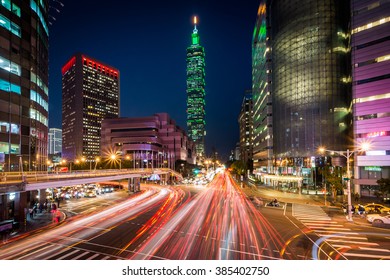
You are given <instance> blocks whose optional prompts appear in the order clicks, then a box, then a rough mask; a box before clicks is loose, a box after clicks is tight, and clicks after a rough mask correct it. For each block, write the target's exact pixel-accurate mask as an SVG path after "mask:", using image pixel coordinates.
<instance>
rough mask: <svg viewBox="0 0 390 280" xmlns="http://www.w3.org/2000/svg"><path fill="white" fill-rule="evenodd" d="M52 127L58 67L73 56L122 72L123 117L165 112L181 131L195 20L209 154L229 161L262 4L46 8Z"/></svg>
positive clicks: (171, 0)
mask: <svg viewBox="0 0 390 280" xmlns="http://www.w3.org/2000/svg"><path fill="white" fill-rule="evenodd" d="M50 2H51V3H52V6H53V7H56V8H58V9H59V10H60V13H58V12H57V11H56V10H55V9H50V14H51V15H52V16H53V17H54V18H55V19H56V20H53V19H52V18H51V22H52V25H51V26H50V84H49V88H50V111H49V114H50V116H49V119H50V121H49V126H50V127H58V128H61V118H62V116H61V67H62V66H63V65H64V64H65V62H66V61H67V60H68V59H69V58H70V57H71V56H72V54H74V53H75V52H82V53H85V54H87V55H89V56H91V57H93V58H96V59H97V60H100V61H102V62H104V63H107V64H109V65H111V66H113V67H115V68H117V69H119V71H120V98H121V104H120V105H121V107H120V112H121V117H137V116H149V115H152V114H154V113H159V112H167V113H169V114H170V116H171V117H172V118H173V119H174V120H176V122H177V124H178V125H179V126H181V127H182V128H184V129H185V130H186V129H187V126H186V98H187V94H186V48H187V47H188V46H189V45H190V43H191V33H192V30H193V25H192V17H193V16H194V15H196V16H197V17H198V21H199V23H198V25H197V28H198V30H199V34H200V43H201V45H203V47H204V48H205V51H206V60H205V61H206V130H207V136H206V140H205V141H206V153H207V155H209V154H210V153H211V151H212V149H213V148H215V149H216V151H217V152H218V154H219V155H220V156H222V157H223V159H227V157H228V155H229V154H230V151H231V150H232V149H234V147H235V145H236V143H237V141H238V140H239V130H238V120H237V119H238V114H239V111H240V106H241V102H242V97H243V94H244V91H245V90H246V89H250V88H251V70H252V69H251V42H252V34H253V29H254V26H255V22H256V15H257V9H258V5H259V3H260V0H240V1H226V0H225V1H222V0H201V1H186V0H180V1H179V0H166V1H155V0H145V1H144V0H142V1H139V0H138V1H136V0H129V1H123V0H122V1H113V0H111V1H92V0H80V1H75V0H71V1H66V0H61V2H62V3H63V4H64V7H61V5H60V4H58V3H57V2H55V1H50Z"/></svg>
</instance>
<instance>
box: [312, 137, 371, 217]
mask: <svg viewBox="0 0 390 280" xmlns="http://www.w3.org/2000/svg"><path fill="white" fill-rule="evenodd" d="M369 149H370V144H369V143H362V144H361V147H360V149H357V150H354V151H350V150H349V149H347V150H346V151H333V150H327V149H325V148H324V147H320V148H319V149H318V151H319V152H320V153H321V154H323V153H325V152H330V153H336V154H339V155H341V156H343V157H345V158H346V159H347V194H348V208H347V213H348V217H347V220H348V221H350V222H352V211H351V208H352V200H351V174H350V166H349V161H350V157H351V156H352V155H353V154H354V153H355V152H361V151H368V150H369ZM325 195H326V194H325Z"/></svg>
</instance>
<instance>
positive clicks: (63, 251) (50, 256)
mask: <svg viewBox="0 0 390 280" xmlns="http://www.w3.org/2000/svg"><path fill="white" fill-rule="evenodd" d="M56 245H60V244H56ZM60 246H63V247H65V248H66V249H65V250H61V251H59V252H58V251H57V252H55V253H54V254H51V255H49V256H47V257H46V258H44V259H43V260H48V259H50V258H53V257H55V256H57V255H59V254H62V253H65V252H67V251H69V250H70V249H73V248H69V247H68V246H66V245H60ZM72 252H73V251H72Z"/></svg>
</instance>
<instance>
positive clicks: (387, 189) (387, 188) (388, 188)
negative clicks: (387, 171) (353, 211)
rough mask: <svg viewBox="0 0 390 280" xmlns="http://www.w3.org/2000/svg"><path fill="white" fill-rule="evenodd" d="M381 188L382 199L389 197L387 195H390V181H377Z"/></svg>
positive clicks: (385, 179) (386, 179)
mask: <svg viewBox="0 0 390 280" xmlns="http://www.w3.org/2000/svg"><path fill="white" fill-rule="evenodd" d="M376 182H377V183H378V186H379V195H380V196H382V198H385V197H387V195H388V194H389V193H390V179H389V178H382V179H379V180H377V181H376Z"/></svg>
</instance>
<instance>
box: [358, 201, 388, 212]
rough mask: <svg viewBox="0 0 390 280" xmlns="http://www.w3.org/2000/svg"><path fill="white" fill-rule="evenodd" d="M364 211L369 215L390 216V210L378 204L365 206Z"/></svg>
mask: <svg viewBox="0 0 390 280" xmlns="http://www.w3.org/2000/svg"><path fill="white" fill-rule="evenodd" d="M363 207H364V209H365V210H366V212H367V213H368V214H370V213H378V214H380V213H384V214H390V208H389V207H386V206H384V205H382V204H377V203H369V204H366V205H363Z"/></svg>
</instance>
